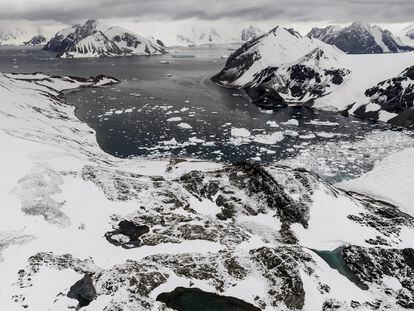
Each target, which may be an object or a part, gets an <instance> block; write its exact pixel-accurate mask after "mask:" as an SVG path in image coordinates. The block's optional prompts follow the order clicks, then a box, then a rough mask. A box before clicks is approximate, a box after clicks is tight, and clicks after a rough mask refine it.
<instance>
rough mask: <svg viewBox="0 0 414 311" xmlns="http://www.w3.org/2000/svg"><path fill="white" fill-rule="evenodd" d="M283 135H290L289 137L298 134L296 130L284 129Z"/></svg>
mask: <svg viewBox="0 0 414 311" xmlns="http://www.w3.org/2000/svg"><path fill="white" fill-rule="evenodd" d="M283 134H284V135H286V136H291V137H296V136H299V133H298V132H296V131H292V130H286V131H284V132H283Z"/></svg>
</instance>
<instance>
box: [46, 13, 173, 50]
mask: <svg viewBox="0 0 414 311" xmlns="http://www.w3.org/2000/svg"><path fill="white" fill-rule="evenodd" d="M44 49H45V50H46V51H51V52H55V53H58V55H57V56H58V57H111V56H125V55H153V54H164V53H166V48H165V46H164V44H163V43H162V42H161V41H160V40H155V39H152V38H144V37H142V36H139V35H137V34H134V33H133V32H130V31H129V30H126V29H123V28H121V27H118V26H113V27H108V26H106V25H104V24H101V23H100V22H98V21H97V20H93V19H90V20H88V21H86V23H85V24H83V25H74V26H72V27H68V28H65V29H63V30H61V31H59V32H58V33H56V34H55V36H54V37H53V38H52V39H51V40H50V41H49V42H47V43H46V45H45V46H44Z"/></svg>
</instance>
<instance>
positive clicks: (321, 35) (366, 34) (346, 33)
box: [307, 22, 414, 54]
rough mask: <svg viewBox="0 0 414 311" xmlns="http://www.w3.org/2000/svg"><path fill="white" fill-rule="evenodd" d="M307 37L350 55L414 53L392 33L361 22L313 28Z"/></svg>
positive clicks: (410, 47)
mask: <svg viewBox="0 0 414 311" xmlns="http://www.w3.org/2000/svg"><path fill="white" fill-rule="evenodd" d="M307 36H308V37H310V38H317V39H320V40H322V41H324V42H326V43H329V44H333V45H335V46H337V47H338V48H339V49H341V50H342V51H344V52H346V53H349V54H372V53H399V52H407V51H414V47H412V46H408V45H405V44H404V43H403V42H402V41H401V40H400V39H399V38H397V37H395V36H394V35H393V34H392V33H391V32H390V31H388V30H383V29H381V28H380V27H379V26H376V25H369V24H366V23H361V22H354V23H352V24H351V25H350V26H348V27H345V28H341V27H338V26H328V27H326V28H313V29H312V30H311V31H310V32H309V33H308V34H307Z"/></svg>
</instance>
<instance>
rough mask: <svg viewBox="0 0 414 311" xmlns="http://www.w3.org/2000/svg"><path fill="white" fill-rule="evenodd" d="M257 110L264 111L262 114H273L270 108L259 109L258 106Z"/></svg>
mask: <svg viewBox="0 0 414 311" xmlns="http://www.w3.org/2000/svg"><path fill="white" fill-rule="evenodd" d="M259 110H260V112H261V113H264V114H273V112H274V111H273V110H272V109H260V108H259Z"/></svg>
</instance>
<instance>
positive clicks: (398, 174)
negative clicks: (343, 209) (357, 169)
mask: <svg viewBox="0 0 414 311" xmlns="http://www.w3.org/2000/svg"><path fill="white" fill-rule="evenodd" d="M337 186H339V187H341V188H344V189H346V190H352V191H356V192H360V193H364V194H366V195H368V196H371V197H374V198H377V199H380V200H384V201H386V202H390V203H394V204H396V205H398V206H400V207H401V208H402V209H403V210H404V211H405V212H406V213H408V214H410V215H411V216H413V217H414V203H413V199H414V194H413V189H414V148H410V149H406V150H403V151H400V152H397V153H394V154H392V155H390V156H388V157H386V158H385V159H384V160H382V161H379V162H377V163H376V165H375V167H374V169H373V170H372V171H370V172H368V173H366V174H364V175H362V176H361V177H359V178H357V179H352V180H349V181H346V182H342V183H339V184H337Z"/></svg>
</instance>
